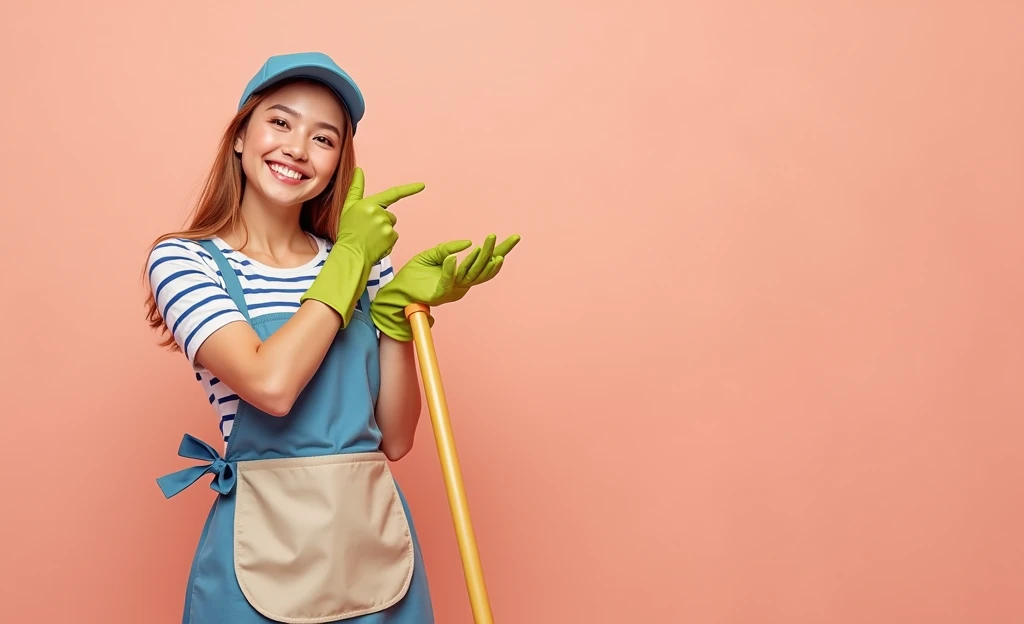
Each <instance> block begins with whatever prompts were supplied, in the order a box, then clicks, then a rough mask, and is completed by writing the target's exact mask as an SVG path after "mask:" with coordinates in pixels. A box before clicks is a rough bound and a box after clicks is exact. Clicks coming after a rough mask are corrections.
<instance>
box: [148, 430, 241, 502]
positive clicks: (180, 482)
mask: <svg viewBox="0 0 1024 624" xmlns="http://www.w3.org/2000/svg"><path fill="white" fill-rule="evenodd" d="M178 455H179V456H181V457H188V458H190V459H199V460H205V461H206V462H207V463H206V464H200V465H199V466H190V467H188V468H185V469H183V470H179V471H177V472H172V473H171V474H169V475H164V476H162V477H160V478H159V479H157V480H156V484H157V485H158V486H160V490H161V491H162V492H163V493H164V497H165V498H170V497H172V496H174V495H175V494H179V493H181V492H182V491H183V490H184V489H185V488H187V487H188V486H190V485H192V484H193V483H195V482H196V481H198V480H199V479H200V477H202V476H203V475H204V474H206V473H211V474H213V475H214V478H213V481H211V482H210V489H212V490H213V491H215V492H219V493H221V494H228V493H230V492H231V490H232V488H234V487H235V469H234V467H233V466H232V465H231V464H229V463H228V462H227V461H225V460H224V458H223V457H221V456H220V453H218V452H217V451H216V450H215V449H214V448H213V447H212V446H210V445H209V444H207V443H206V442H203V441H202V440H200V439H198V438H195V437H193V436H191V435H189V434H187V433H186V434H185V437H183V438H182V439H181V445H179V446H178Z"/></svg>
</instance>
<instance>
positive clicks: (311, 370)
mask: <svg viewBox="0 0 1024 624" xmlns="http://www.w3.org/2000/svg"><path fill="white" fill-rule="evenodd" d="M363 112H364V102H363V98H362V95H361V93H360V91H359V89H358V87H357V86H356V84H355V83H354V82H353V81H352V79H351V78H350V77H349V76H348V75H347V74H346V73H345V72H344V71H342V70H341V68H339V67H338V66H337V65H336V64H335V63H334V62H333V61H332V60H331V59H330V58H329V57H327V56H326V55H323V54H317V53H302V54H290V55H283V56H276V57H272V58H270V59H269V60H268V61H267V62H266V63H265V64H264V65H263V67H262V68H261V69H260V71H259V72H258V73H257V74H256V75H255V76H254V77H253V79H252V80H251V81H250V82H249V84H248V85H247V87H246V89H245V91H244V93H243V94H242V98H241V101H240V103H239V108H238V113H237V115H236V116H235V118H234V119H233V121H232V122H231V123H230V124H229V126H228V128H227V130H226V132H225V134H224V137H223V138H222V140H221V144H220V150H219V152H218V154H217V157H216V162H215V164H214V167H213V169H212V172H211V173H210V176H209V178H208V180H207V183H206V186H205V188H204V190H203V193H202V195H201V197H200V199H199V203H198V206H197V210H196V213H195V215H194V217H193V219H192V222H191V224H190V225H189V227H188V229H187V230H186V231H183V232H176V233H173V234H168V235H165V236H162V237H160V238H159V239H157V241H156V242H155V243H154V246H153V248H152V250H151V252H150V255H149V258H148V262H147V264H146V271H147V277H148V280H149V284H150V287H151V293H150V296H149V300H148V311H149V314H148V318H149V322H150V324H151V326H152V327H154V328H156V329H160V330H162V331H164V332H166V333H167V337H166V340H165V341H164V343H163V344H164V345H165V346H170V347H171V348H174V349H178V350H181V351H182V352H183V353H184V354H185V356H186V357H187V358H188V360H189V362H191V364H192V366H193V368H194V369H195V373H196V379H197V380H198V381H199V382H200V383H201V384H202V386H203V388H204V390H205V391H206V393H207V394H208V395H209V400H210V403H211V404H212V405H213V406H214V408H215V410H216V413H217V415H218V417H219V420H220V430H221V432H222V434H223V438H224V440H223V443H224V449H223V450H224V453H223V456H222V455H221V453H220V452H219V451H218V450H217V449H215V448H214V447H212V446H210V445H209V444H206V443H205V442H202V441H200V440H198V439H196V438H194V437H192V436H190V435H187V434H186V435H185V437H184V438H183V440H182V442H181V446H180V448H179V455H181V456H183V457H190V458H194V459H198V460H203V462H204V463H203V464H202V465H199V466H194V467H191V468H186V469H184V470H181V471H178V472H176V473H173V474H169V475H167V476H165V477H162V478H160V479H158V483H159V485H160V487H161V489H162V490H163V492H164V495H165V496H167V497H171V496H173V495H175V494H177V493H178V492H180V491H182V490H183V489H185V488H186V487H188V486H189V485H191V484H192V483H194V482H195V481H197V480H198V479H199V478H201V477H202V476H203V475H205V474H210V475H212V480H211V484H210V487H211V488H213V489H214V490H215V491H216V492H218V494H219V496H218V497H217V498H216V499H215V501H214V504H213V507H212V509H211V510H210V514H209V516H208V518H207V520H206V525H205V526H204V527H203V530H202V533H201V535H200V539H199V544H198V547H197V550H196V552H195V557H194V560H193V564H192V569H191V572H190V574H189V580H188V587H187V591H186V595H185V607H184V615H183V619H182V621H183V622H184V623H185V624H206V623H210V624H213V623H216V624H225V623H231V624H248V623H257V622H259V623H264V624H265V623H267V622H290V623H303V624H313V623H323V622H338V621H342V620H344V621H345V622H348V623H350V624H384V623H389V624H413V623H416V624H429V623H431V622H433V615H432V609H431V601H430V594H429V589H428V585H427V579H426V575H425V572H424V569H423V560H422V557H421V553H420V548H419V543H418V540H417V537H416V532H415V528H414V526H413V522H412V519H411V514H410V513H409V509H408V506H407V504H406V501H405V498H404V496H403V495H402V493H401V490H400V489H399V487H398V485H397V484H396V483H395V480H394V478H393V477H392V474H391V471H390V469H389V464H388V462H389V461H396V460H398V459H400V458H402V457H403V456H404V455H405V454H406V453H408V452H409V450H410V448H411V447H412V444H413V438H414V434H415V430H416V426H417V421H418V418H419V413H420V407H421V406H420V392H419V384H418V377H417V373H416V368H415V354H414V352H413V346H412V342H411V340H412V333H411V329H410V326H409V322H408V320H407V319H406V317H405V313H404V310H405V307H406V306H408V305H410V304H412V303H423V304H427V305H429V306H431V307H432V308H434V307H437V306H440V305H444V304H447V303H451V302H454V301H457V300H459V299H461V298H462V297H463V296H465V294H466V292H467V291H468V290H469V289H470V288H472V287H473V286H476V285H479V284H481V283H484V282H486V281H488V280H490V279H492V278H493V277H494V276H495V275H497V274H498V272H499V270H500V269H501V267H502V263H503V261H504V257H505V256H506V255H507V254H508V253H509V252H510V251H511V250H512V248H513V247H515V245H516V244H517V243H518V241H519V237H518V236H511V237H509V238H508V239H507V240H505V241H504V242H502V243H501V244H498V245H496V244H495V240H496V239H495V237H494V236H489V237H487V239H485V241H484V243H483V244H482V245H481V246H479V247H476V248H474V249H473V250H472V251H470V253H469V254H468V255H467V256H466V257H465V259H464V260H463V261H462V262H461V263H459V262H458V259H457V257H456V255H455V254H457V253H459V252H461V251H464V250H466V249H469V248H470V247H471V246H472V243H471V242H470V241H453V242H448V243H444V244H441V245H438V246H437V247H434V248H432V249H428V250H426V251H424V252H422V253H420V254H418V255H416V256H415V257H413V259H412V260H410V261H409V263H408V264H406V265H405V266H403V267H402V268H401V270H399V271H398V272H397V273H396V272H394V271H393V269H392V266H391V264H390V260H389V253H390V251H391V249H392V248H393V247H394V245H395V242H396V241H397V240H398V234H397V233H396V232H395V230H394V226H395V223H396V221H397V218H396V215H395V213H394V212H393V211H392V210H390V209H389V208H391V207H393V205H394V204H395V203H396V202H398V201H399V200H401V199H403V198H406V197H409V196H410V195H413V194H416V193H418V192H420V191H421V190H423V188H424V186H423V185H422V184H406V185H402V186H396V187H393V188H391V189H389V190H386V191H383V192H380V193H377V194H374V195H369V196H365V195H364V178H363V174H362V171H361V170H359V169H357V168H356V167H355V155H354V149H353V144H352V138H353V135H354V134H355V131H356V127H357V125H358V123H359V121H360V119H361V118H362V116H363ZM430 320H431V322H433V318H431V319H430Z"/></svg>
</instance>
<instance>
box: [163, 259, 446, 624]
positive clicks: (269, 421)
mask: <svg viewBox="0 0 1024 624" xmlns="http://www.w3.org/2000/svg"><path fill="white" fill-rule="evenodd" d="M202 245H203V247H204V248H205V249H206V250H207V251H208V252H209V253H210V254H211V255H212V256H213V258H214V259H215V261H216V262H217V265H218V266H219V267H220V271H221V274H222V275H223V277H224V281H225V283H226V285H227V290H228V294H230V295H231V298H232V299H233V300H234V302H235V304H236V305H237V306H238V309H239V310H240V311H241V312H242V314H243V315H244V316H245V318H246V320H247V321H249V323H250V324H251V325H252V327H253V329H254V330H255V331H256V333H257V334H258V335H259V337H260V339H262V340H266V339H267V338H268V337H270V335H271V334H273V332H274V331H276V330H277V329H278V328H280V327H281V326H282V325H283V324H284V323H285V321H287V320H288V319H289V318H290V316H291V314H288V313H280V314H269V315H264V316H261V317H258V318H255V319H253V318H251V317H250V316H249V311H248V308H247V306H246V304H245V299H244V297H243V293H242V288H241V286H240V284H239V282H238V279H237V277H236V273H235V271H234V269H233V268H232V267H230V265H228V263H227V260H226V259H225V258H224V256H223V254H221V252H220V251H219V250H218V249H217V247H216V246H215V245H214V244H213V243H212V242H211V241H202ZM368 311H369V296H368V294H367V293H366V292H365V291H364V292H363V294H362V296H361V297H360V303H359V306H357V309H356V311H355V314H354V316H353V318H352V321H351V322H350V323H349V325H348V327H346V328H344V329H342V330H341V331H339V332H338V334H337V336H336V337H335V339H334V342H333V344H332V345H331V347H330V349H329V350H328V352H327V355H326V356H325V357H324V360H323V362H322V364H321V366H320V368H319V370H318V371H317V372H316V374H315V375H314V376H313V378H312V379H311V380H310V381H309V383H308V384H307V386H306V387H305V389H304V390H303V391H302V393H301V394H300V395H299V397H298V399H297V400H296V402H295V404H294V406H293V408H292V410H291V412H290V413H289V414H288V415H286V416H283V417H277V416H272V415H270V414H267V413H265V412H263V411H261V410H259V409H258V408H256V407H254V406H253V405H250V404H248V403H245V402H244V401H241V400H240V401H239V406H238V411H237V412H236V414H235V420H234V424H233V427H232V430H231V435H230V437H229V439H228V445H227V448H226V450H225V453H224V457H223V458H222V457H221V456H220V454H219V453H218V452H217V451H216V450H214V448H213V447H211V446H210V445H208V444H206V443H205V442H202V441H200V440H198V439H196V438H194V437H192V436H191V435H188V434H185V436H184V438H183V440H182V442H181V446H180V448H179V451H178V454H179V455H181V456H182V457H190V458H193V459H199V460H204V461H205V462H206V463H204V464H203V465H199V466H193V467H191V468H186V469H184V470H180V471H178V472H175V473H172V474H169V475H166V476H164V477H161V478H160V479H158V480H157V482H158V484H159V486H160V488H161V490H163V492H164V495H165V496H166V497H167V498H170V497H171V496H174V495H175V494H177V493H179V492H181V491H182V490H184V489H185V488H187V487H188V486H190V485H191V484H193V483H195V482H196V481H197V480H198V479H199V478H200V477H202V476H203V475H204V474H208V473H209V474H212V475H213V479H212V482H211V484H210V487H211V488H212V489H213V490H215V491H216V492H218V493H219V496H218V497H217V498H216V499H215V500H214V503H213V506H212V509H211V510H210V513H209V516H208V517H207V520H206V525H205V526H204V527H203V531H202V533H201V535H200V539H199V545H198V547H197V549H196V553H195V557H194V559H193V563H192V569H191V572H190V573H189V580H188V587H187V592H186V595H185V607H184V615H183V618H182V622H183V624H250V623H251V624H257V623H259V624H270V623H274V622H288V623H292V624H322V623H327V622H346V623H347V624H432V623H433V621H434V617H433V612H432V608H431V601H430V592H429V589H428V586H427V579H426V575H425V571H424V569H423V559H422V555H421V552H420V546H419V542H418V540H417V538H416V532H415V528H414V527H413V523H412V516H411V514H410V512H409V508H408V505H407V503H406V500H405V497H404V496H403V495H402V493H401V491H400V489H399V488H398V486H397V484H396V483H395V481H394V479H393V477H392V475H391V472H390V469H389V467H388V464H387V461H386V458H384V456H383V454H382V453H381V452H380V450H379V448H380V441H381V433H380V430H379V429H378V427H377V425H376V422H375V421H374V405H375V404H376V400H377V394H378V391H379V389H380V360H379V351H378V342H377V334H376V330H375V328H374V326H373V324H372V322H371V321H370V318H369V315H368Z"/></svg>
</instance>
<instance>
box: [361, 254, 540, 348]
mask: <svg viewBox="0 0 1024 624" xmlns="http://www.w3.org/2000/svg"><path fill="white" fill-rule="evenodd" d="M496 240H497V237H496V236H495V235H493V234H491V235H489V236H488V237H487V238H486V239H484V243H483V245H481V246H480V247H477V248H476V249H474V250H473V251H471V252H470V253H469V255H468V256H466V259H465V260H463V261H462V263H461V264H459V262H458V257H457V256H456V254H457V253H459V252H460V251H464V250H466V249H468V248H469V247H470V246H471V245H472V244H473V243H472V242H471V241H464V240H463V241H451V242H448V243H443V244H441V245H438V246H437V247H433V248H431V249H428V250H426V251H423V252H421V253H419V254H416V255H415V256H413V258H412V259H411V260H409V262H408V263H407V264H406V265H405V266H403V267H402V268H401V269H400V270H399V271H398V273H396V274H395V277H394V279H392V280H391V281H390V282H388V283H387V284H385V285H384V286H383V287H382V288H381V289H380V290H379V291H378V292H377V296H376V297H374V299H373V303H372V304H371V305H370V317H371V318H372V319H373V322H374V324H375V325H376V326H377V327H378V328H379V329H380V330H381V331H382V332H383V333H385V334H387V335H388V336H390V337H392V338H394V339H395V340H400V341H403V342H408V341H410V340H412V328H411V327H410V326H409V321H408V319H407V318H406V316H405V308H406V307H407V306H409V305H411V304H413V303H422V304H425V305H428V306H430V307H437V306H440V305H444V304H446V303H453V302H455V301H458V300H460V299H462V298H463V297H465V296H466V294H467V293H468V292H469V289H470V288H472V287H473V286H478V285H480V284H483V283H484V282H488V281H490V280H492V279H494V277H495V276H496V275H497V274H498V272H499V271H501V267H502V265H503V264H504V262H505V258H506V257H507V256H508V254H509V253H510V252H511V251H512V250H513V249H514V248H515V246H516V245H518V244H519V241H520V240H521V237H520V236H519V235H518V234H514V235H512V236H509V237H508V238H507V239H505V240H504V241H503V242H502V243H501V244H498V245H495V241H496ZM430 324H431V325H433V317H432V316H431V317H430Z"/></svg>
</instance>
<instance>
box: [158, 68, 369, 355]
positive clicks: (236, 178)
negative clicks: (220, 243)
mask: <svg viewBox="0 0 1024 624" xmlns="http://www.w3.org/2000/svg"><path fill="white" fill-rule="evenodd" d="M281 86H283V85H279V86H277V87H275V90H276V89H277V88H280V87H281ZM269 93H270V91H267V92H263V93H260V94H257V95H256V96H254V97H252V98H250V99H249V101H247V102H246V104H245V105H244V106H243V107H242V108H241V109H240V110H239V111H238V114H236V115H235V117H234V119H232V120H231V122H230V123H229V124H228V126H227V128H226V129H225V130H224V134H223V136H222V137H221V139H220V146H219V147H218V149H217V155H216V157H215V159H214V162H213V166H212V167H211V168H210V172H209V174H208V175H207V177H206V182H205V183H204V184H203V190H202V192H201V193H200V195H199V200H198V201H197V202H196V205H195V208H194V209H193V210H192V214H191V216H190V218H189V223H188V225H187V226H186V228H185V229H184V230H181V231H179V232H170V233H167V234H164V235H162V236H160V237H158V238H157V239H156V240H155V241H153V244H152V245H151V247H150V249H152V247H155V246H156V245H158V244H160V243H161V242H163V241H165V240H168V239H171V238H186V239H189V240H202V239H206V238H210V237H211V236H213V235H214V234H217V233H218V232H220V231H222V230H224V229H225V228H232V229H233V228H234V227H236V226H241V227H242V228H243V229H244V227H245V224H244V222H243V219H242V213H241V211H240V208H241V202H242V191H243V189H244V188H245V173H244V172H243V171H242V163H241V161H240V159H239V158H238V156H237V154H236V153H235V149H234V144H235V139H236V137H238V135H239V134H240V133H241V132H242V130H244V129H245V127H246V125H247V124H248V123H249V119H250V117H251V115H252V111H253V109H255V108H256V106H258V105H259V103H260V102H261V101H263V100H264V99H265V98H266V97H267V95H268V94H269ZM342 110H343V111H344V115H343V117H344V122H343V126H342V128H341V133H342V146H341V160H340V161H339V163H338V170H337V172H335V174H334V179H333V180H332V181H331V183H330V184H328V185H327V188H325V189H324V191H323V192H322V193H320V195H318V196H316V197H315V198H313V199H311V200H309V201H307V202H306V203H305V204H303V206H302V211H301V213H300V216H299V225H300V227H301V228H302V229H303V230H305V231H307V232H309V233H311V234H313V235H315V236H319V237H321V238H324V239H327V240H329V241H331V242H332V243H333V242H335V238H336V237H337V234H338V232H337V223H338V219H339V217H340V216H341V209H342V207H343V206H344V204H345V196H346V194H347V193H348V187H349V185H350V184H352V174H353V172H354V170H355V166H356V156H355V148H354V146H353V143H352V123H351V119H350V118H349V116H348V111H347V110H346V109H345V107H344V106H342ZM339 188H340V189H343V190H342V191H340V192H339V191H337V189H339ZM148 265H149V262H148V258H147V261H146V266H145V267H144V268H143V278H144V279H145V280H146V283H147V285H148V283H149V281H148V278H147V275H146V271H147V268H148ZM147 291H148V292H147V296H146V301H145V307H146V320H147V321H148V322H149V326H150V327H151V328H152V329H158V330H160V331H161V333H163V334H165V336H164V338H163V340H161V342H160V346H161V347H169V348H170V349H171V350H172V351H180V348H179V347H178V344H177V342H175V340H174V336H173V335H172V334H171V332H170V330H169V329H168V328H167V325H166V323H165V322H164V319H163V317H162V316H161V315H160V310H159V308H158V307H157V304H156V299H155V297H154V294H153V290H152V288H149V287H147Z"/></svg>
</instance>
